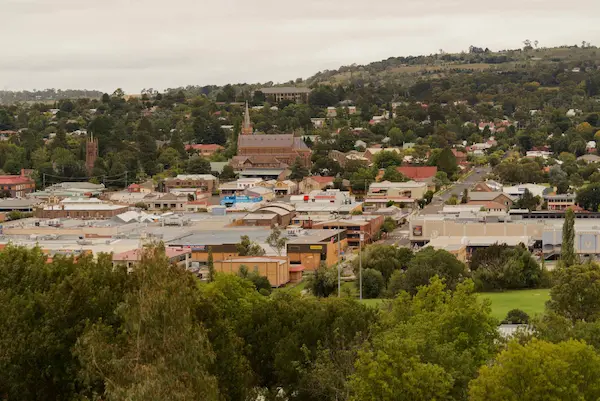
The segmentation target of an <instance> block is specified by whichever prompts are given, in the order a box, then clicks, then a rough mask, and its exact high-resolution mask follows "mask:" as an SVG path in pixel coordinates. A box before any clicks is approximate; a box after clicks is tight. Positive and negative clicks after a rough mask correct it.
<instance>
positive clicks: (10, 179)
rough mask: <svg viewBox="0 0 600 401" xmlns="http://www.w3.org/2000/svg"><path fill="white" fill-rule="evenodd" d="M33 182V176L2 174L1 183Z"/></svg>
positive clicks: (0, 176)
mask: <svg viewBox="0 0 600 401" xmlns="http://www.w3.org/2000/svg"><path fill="white" fill-rule="evenodd" d="M32 182H33V181H32V180H31V178H27V177H23V176H21V175H0V185H11V184H30V183H32Z"/></svg>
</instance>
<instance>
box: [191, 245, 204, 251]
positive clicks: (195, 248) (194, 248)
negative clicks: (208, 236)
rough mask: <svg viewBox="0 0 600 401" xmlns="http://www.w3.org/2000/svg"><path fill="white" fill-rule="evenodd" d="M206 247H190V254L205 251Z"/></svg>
mask: <svg viewBox="0 0 600 401" xmlns="http://www.w3.org/2000/svg"><path fill="white" fill-rule="evenodd" d="M205 250H206V245H197V246H193V247H192V252H199V251H205Z"/></svg>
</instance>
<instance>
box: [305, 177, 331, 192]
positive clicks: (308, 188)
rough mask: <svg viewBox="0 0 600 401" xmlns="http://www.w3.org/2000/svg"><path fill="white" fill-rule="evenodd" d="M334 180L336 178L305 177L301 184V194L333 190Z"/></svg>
mask: <svg viewBox="0 0 600 401" xmlns="http://www.w3.org/2000/svg"><path fill="white" fill-rule="evenodd" d="M334 179H335V178H334V177H321V176H318V175H315V176H311V177H305V178H304V179H303V180H302V182H300V193H303V194H308V193H310V192H312V191H317V190H324V189H327V188H333V187H334V184H333V180H334Z"/></svg>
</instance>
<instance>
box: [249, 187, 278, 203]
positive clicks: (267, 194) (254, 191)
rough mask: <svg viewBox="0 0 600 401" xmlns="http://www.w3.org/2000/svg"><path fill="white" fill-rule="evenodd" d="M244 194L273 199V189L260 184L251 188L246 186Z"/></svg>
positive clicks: (268, 200) (268, 199)
mask: <svg viewBox="0 0 600 401" xmlns="http://www.w3.org/2000/svg"><path fill="white" fill-rule="evenodd" d="M244 195H246V196H249V197H253V198H259V197H262V198H263V200H265V201H267V202H270V201H272V200H274V199H275V191H273V189H272V188H267V187H263V186H260V185H256V186H254V187H252V188H247V189H245V190H244Z"/></svg>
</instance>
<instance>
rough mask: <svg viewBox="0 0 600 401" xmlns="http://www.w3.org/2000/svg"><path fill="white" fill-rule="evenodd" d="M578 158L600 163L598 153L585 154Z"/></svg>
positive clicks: (587, 161)
mask: <svg viewBox="0 0 600 401" xmlns="http://www.w3.org/2000/svg"><path fill="white" fill-rule="evenodd" d="M577 160H583V161H585V162H586V163H598V162H600V156H596V155H583V156H579V157H578V158H577Z"/></svg>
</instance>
